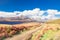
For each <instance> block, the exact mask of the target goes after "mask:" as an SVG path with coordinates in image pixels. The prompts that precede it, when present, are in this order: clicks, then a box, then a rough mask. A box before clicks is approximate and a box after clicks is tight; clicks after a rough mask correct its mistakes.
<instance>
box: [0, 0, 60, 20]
mask: <svg viewBox="0 0 60 40" xmlns="http://www.w3.org/2000/svg"><path fill="white" fill-rule="evenodd" d="M16 16H19V17H20V16H23V17H28V18H30V19H34V20H38V21H39V20H41V19H43V20H47V19H49V20H50V19H60V0H0V17H16Z"/></svg>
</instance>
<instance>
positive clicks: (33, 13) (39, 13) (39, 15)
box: [0, 8, 60, 21]
mask: <svg viewBox="0 0 60 40" xmlns="http://www.w3.org/2000/svg"><path fill="white" fill-rule="evenodd" d="M45 12H46V13H48V15H47V16H44V15H43V14H44V13H45ZM55 15H60V11H58V10H53V9H48V10H40V9H39V8H35V9H33V10H24V11H22V12H21V11H14V12H3V11H0V17H16V16H19V17H20V16H24V17H29V18H30V19H33V20H38V21H40V20H47V19H58V18H59V17H56V16H55ZM20 18H21V17H20Z"/></svg>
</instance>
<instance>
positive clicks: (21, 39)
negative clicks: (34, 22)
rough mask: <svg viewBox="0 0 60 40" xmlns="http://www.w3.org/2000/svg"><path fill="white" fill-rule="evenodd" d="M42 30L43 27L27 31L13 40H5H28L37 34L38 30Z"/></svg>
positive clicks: (12, 39) (11, 39)
mask: <svg viewBox="0 0 60 40" xmlns="http://www.w3.org/2000/svg"><path fill="white" fill-rule="evenodd" d="M42 28H43V27H38V28H36V29H34V30H30V31H27V32H25V33H23V34H20V35H16V36H14V37H12V38H8V39H5V40H28V39H29V38H30V37H31V36H32V34H33V33H34V32H36V31H38V30H41V29H42Z"/></svg>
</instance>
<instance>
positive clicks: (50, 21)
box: [46, 19, 60, 24]
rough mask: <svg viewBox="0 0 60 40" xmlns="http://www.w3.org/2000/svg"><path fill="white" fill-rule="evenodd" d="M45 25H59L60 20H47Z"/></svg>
mask: <svg viewBox="0 0 60 40" xmlns="http://www.w3.org/2000/svg"><path fill="white" fill-rule="evenodd" d="M46 23H59V24H60V19H56V20H49V21H47V22H46Z"/></svg>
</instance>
